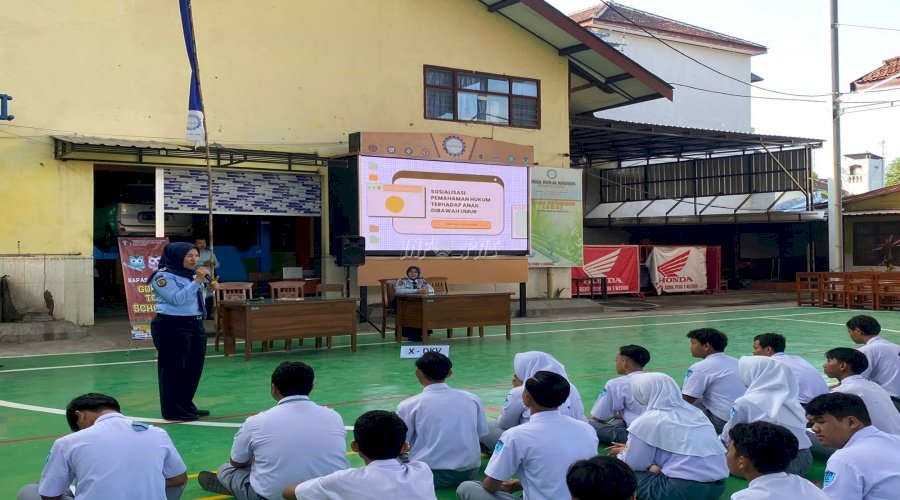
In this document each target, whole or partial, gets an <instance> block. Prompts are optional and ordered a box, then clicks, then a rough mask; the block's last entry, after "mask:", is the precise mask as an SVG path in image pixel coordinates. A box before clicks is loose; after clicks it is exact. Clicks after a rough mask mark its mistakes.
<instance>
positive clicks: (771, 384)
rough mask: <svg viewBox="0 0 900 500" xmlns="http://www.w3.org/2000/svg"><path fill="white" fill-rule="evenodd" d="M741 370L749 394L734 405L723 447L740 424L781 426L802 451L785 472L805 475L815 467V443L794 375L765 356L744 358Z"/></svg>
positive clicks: (722, 435) (738, 399)
mask: <svg viewBox="0 0 900 500" xmlns="http://www.w3.org/2000/svg"><path fill="white" fill-rule="evenodd" d="M738 369H739V371H740V372H741V380H743V382H744V385H746V386H747V392H745V393H744V395H743V396H741V397H739V398H737V400H736V401H735V402H734V407H732V409H731V418H730V419H729V420H728V422H727V423H726V424H725V428H724V429H722V434H721V436H720V439H721V440H722V443H724V444H727V443H728V441H729V439H730V438H729V437H728V432H729V431H730V430H731V429H732V428H733V427H734V426H735V425H737V424H741V423H751V422H760V421H761V422H769V423H772V424H778V425H781V426H783V427H786V428H787V429H788V430H789V431H791V433H792V434H793V435H794V436H795V437H796V438H797V443H798V449H799V451H798V452H797V456H796V457H795V458H794V459H793V460H791V463H790V464H788V466H787V468H786V469H785V472H787V473H788V474H796V475H798V476H803V475H805V474H806V473H807V472H809V467H810V465H812V453H811V452H810V450H809V448H810V446H812V443H811V442H810V440H809V436H808V435H807V433H806V412H805V411H804V410H803V407H802V406H800V400H799V394H800V388H799V385H798V384H797V379H796V378H794V374H793V373H791V370H790V368H788V367H787V366H786V365H784V364H783V363H779V362H778V361H777V360H774V359H772V358H769V357H764V356H742V357H741V359H739V360H738Z"/></svg>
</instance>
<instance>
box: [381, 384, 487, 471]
mask: <svg viewBox="0 0 900 500" xmlns="http://www.w3.org/2000/svg"><path fill="white" fill-rule="evenodd" d="M397 415H399V416H400V418H402V419H403V421H404V422H405V423H406V427H407V428H408V429H409V430H408V431H407V432H406V442H407V443H409V446H410V451H409V458H410V460H417V461H420V462H425V463H426V464H428V466H429V467H431V468H432V469H439V470H467V469H475V468H477V467H479V466H480V465H481V444H480V443H479V438H480V437H481V436H484V435H486V434H487V433H488V423H487V417H485V415H484V408H482V406H481V400H480V399H479V398H478V396H476V395H474V394H472V393H470V392H466V391H460V390H457V389H452V388H450V386H448V385H447V384H431V385H428V386H425V388H424V389H423V390H422V392H421V394H417V395H415V396H413V397H411V398H409V399H406V400H405V401H403V402H401V403H400V404H399V405H398V406H397Z"/></svg>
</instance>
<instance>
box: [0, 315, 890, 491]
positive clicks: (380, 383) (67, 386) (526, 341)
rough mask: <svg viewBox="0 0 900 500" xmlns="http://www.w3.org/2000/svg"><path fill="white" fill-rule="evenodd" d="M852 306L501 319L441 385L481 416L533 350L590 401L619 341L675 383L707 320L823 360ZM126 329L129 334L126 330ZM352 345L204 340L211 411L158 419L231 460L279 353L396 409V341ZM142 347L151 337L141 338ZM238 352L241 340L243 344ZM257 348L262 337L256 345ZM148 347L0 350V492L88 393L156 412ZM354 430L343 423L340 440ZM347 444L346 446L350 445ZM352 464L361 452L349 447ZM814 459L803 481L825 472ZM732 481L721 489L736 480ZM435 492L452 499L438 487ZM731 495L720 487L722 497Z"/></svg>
mask: <svg viewBox="0 0 900 500" xmlns="http://www.w3.org/2000/svg"><path fill="white" fill-rule="evenodd" d="M854 314H860V312H856V311H846V310H835V309H818V308H810V307H806V308H796V307H784V308H769V309H745V310H731V311H723V310H716V311H711V312H706V313H685V314H665V315H652V314H650V315H647V314H643V315H641V314H639V313H638V315H635V316H631V317H627V318H621V317H619V318H600V319H590V320H571V321H546V322H537V323H527V324H524V323H523V324H516V325H514V326H513V339H512V341H511V342H506V341H505V340H504V337H503V333H502V330H501V329H500V328H488V329H487V332H486V337H485V338H484V339H479V338H478V337H474V338H465V337H461V338H460V337H458V333H457V338H454V339H452V340H451V341H449V342H447V341H446V339H444V338H443V337H444V335H443V334H442V333H438V334H436V335H435V336H434V337H433V340H432V343H435V344H449V345H450V346H451V351H450V355H451V359H452V360H453V362H454V370H453V371H454V374H453V376H452V377H451V378H450V379H449V383H450V384H451V385H453V386H454V387H457V388H460V389H466V390H469V391H471V392H473V393H475V394H477V395H478V396H479V397H481V399H482V401H483V403H484V405H485V406H486V408H487V409H488V413H489V416H490V415H496V414H497V413H498V412H499V407H500V406H501V405H502V403H503V399H504V396H505V394H506V392H507V390H508V389H509V387H510V379H511V374H512V358H513V355H514V354H515V353H516V352H520V351H530V350H541V351H545V352H548V353H551V354H553V355H554V356H556V357H557V358H558V359H559V360H560V361H562V362H563V364H565V365H566V370H567V371H568V373H569V376H570V377H571V379H572V381H573V382H574V383H575V384H576V385H577V386H578V389H579V391H580V392H581V394H582V397H583V399H584V403H585V407H586V408H587V409H589V408H590V407H591V405H592V404H593V401H594V399H595V398H596V396H597V393H598V392H599V390H600V389H601V388H602V386H603V384H604V383H605V381H607V380H609V379H610V378H613V377H615V371H614V366H613V359H614V358H615V355H616V353H617V347H618V346H620V345H623V344H630V343H636V344H641V345H643V346H645V347H646V348H647V349H649V350H650V352H651V355H652V360H651V361H650V364H649V365H648V369H650V370H654V371H661V372H664V373H667V374H669V375H671V376H673V377H674V378H675V379H676V380H677V381H679V382H681V380H683V377H684V371H685V369H686V368H687V367H688V366H689V365H690V364H691V363H692V362H694V361H695V360H693V359H692V358H691V356H690V352H689V350H688V345H689V343H688V340H687V339H686V338H685V333H686V332H687V331H688V330H691V329H694V328H700V327H704V326H710V327H714V328H718V329H720V330H722V331H724V332H725V333H727V334H728V335H729V338H730V345H729V347H728V349H727V350H726V352H727V353H728V354H731V355H733V356H740V355H749V354H750V351H751V345H752V339H753V336H754V335H756V334H759V333H763V332H770V331H774V332H779V333H782V334H784V335H785V336H787V339H788V349H787V351H788V352H789V353H792V354H798V355H801V356H803V357H805V358H806V359H807V360H809V361H810V362H811V363H813V365H814V366H821V364H822V362H823V361H824V358H823V355H822V353H824V351H826V350H827V349H830V348H832V347H839V346H852V343H851V341H850V339H849V338H848V336H847V331H846V328H845V327H844V323H845V322H846V321H847V319H848V318H850V317H851V316H852V315H854ZM865 314H872V315H874V316H875V317H877V318H878V320H879V321H881V323H882V326H883V328H884V332H883V333H882V335H883V336H884V337H885V338H887V339H888V340H891V341H893V342H898V341H900V315H897V314H894V313H891V312H876V313H871V312H868V313H865ZM123 335H127V332H123ZM359 342H360V347H359V350H358V352H356V353H353V352H351V351H350V349H349V346H348V345H347V342H346V340H345V339H337V340H336V341H335V348H333V349H331V350H324V349H323V350H314V349H312V348H311V346H310V345H309V342H307V344H306V345H304V346H303V347H302V348H300V349H297V348H296V344H295V349H294V350H293V351H292V352H284V351H283V350H275V351H272V352H269V353H260V354H258V355H254V358H253V360H252V361H250V362H245V361H244V360H243V356H232V357H228V358H225V357H223V356H222V355H221V352H218V353H217V352H215V351H213V349H212V347H211V346H210V349H209V352H208V357H207V361H206V368H205V370H204V373H203V379H202V381H201V385H200V390H199V392H198V396H197V398H196V400H195V401H196V402H197V404H198V405H199V406H200V407H202V408H208V409H210V410H211V411H212V416H211V417H209V418H206V419H204V420H203V421H201V422H199V423H194V424H174V425H171V424H170V425H165V426H164V428H165V429H166V430H167V431H168V432H169V434H170V435H171V437H172V439H173V441H174V442H175V445H176V447H177V448H178V450H179V451H180V453H181V454H182V456H183V457H184V460H185V462H186V463H187V465H188V470H189V473H191V474H196V473H197V472H198V471H201V470H210V469H213V470H214V469H215V468H216V467H218V466H219V465H220V464H221V463H223V462H224V461H226V460H227V459H228V453H229V450H230V448H231V441H232V437H233V436H234V433H235V431H236V428H237V427H238V426H239V425H240V423H241V422H242V421H243V420H244V418H246V417H247V416H248V415H252V414H254V413H256V412H259V411H262V410H265V409H267V408H269V407H270V406H271V405H272V404H274V402H273V401H272V400H271V397H270V395H269V377H270V375H271V373H272V370H273V369H274V368H275V366H277V365H278V364H279V363H281V362H282V361H285V360H302V361H304V362H306V363H308V364H309V365H310V366H312V367H313V368H314V369H315V371H316V385H315V389H314V390H313V393H312V399H313V400H315V401H316V402H318V403H320V404H324V405H328V406H330V407H332V408H334V409H335V410H336V411H338V412H339V413H340V414H341V415H342V416H343V418H344V422H345V423H346V424H347V425H351V426H352V424H353V421H354V420H355V418H356V417H357V416H358V415H360V414H361V413H363V412H365V411H368V410H372V409H390V410H393V409H395V408H396V405H397V404H398V403H399V402H400V401H402V400H403V399H404V398H406V397H408V396H410V395H412V394H415V393H417V392H418V391H419V390H420V387H419V385H418V383H417V382H416V380H415V377H414V376H413V370H414V369H415V368H414V365H413V362H414V361H413V360H408V359H399V348H398V346H397V344H395V343H393V342H390V341H385V340H383V339H381V338H380V337H379V336H378V335H363V336H361V337H360V339H359ZM144 345H148V344H144ZM239 347H240V348H241V349H242V346H239ZM257 350H258V346H257ZM155 353H156V352H155V351H154V350H153V349H152V348H150V349H148V348H142V349H135V350H132V351H130V352H128V351H113V352H99V353H83V354H59V355H41V356H25V357H13V358H4V359H2V363H3V364H5V365H6V366H5V367H4V368H3V369H0V456H3V457H5V460H4V462H5V465H4V467H3V470H2V472H0V498H14V497H15V493H16V492H17V491H18V489H19V487H20V486H22V485H23V484H25V483H27V482H34V481H37V480H38V478H39V476H40V472H41V468H42V467H43V464H44V459H45V458H46V456H47V452H48V451H49V448H50V445H51V444H52V442H53V439H55V438H57V437H59V436H61V435H64V434H65V433H66V432H68V427H67V426H66V423H65V418H64V417H63V416H61V409H63V408H65V405H66V404H67V403H68V401H69V400H70V399H71V398H72V397H74V396H76V395H78V394H82V393H85V392H101V393H105V394H109V395H112V396H114V397H116V398H117V399H118V400H119V402H120V403H121V405H122V407H123V410H124V413H126V414H127V415H131V416H135V417H137V418H141V417H143V418H158V417H159V413H158V411H159V410H158V399H157V385H156V366H155ZM351 437H352V432H348V441H349V439H350V438H351ZM348 450H349V446H348ZM351 464H353V465H354V466H358V465H361V464H362V462H361V460H360V459H359V458H358V457H356V456H351ZM821 474H822V464H816V465H815V466H814V469H813V471H812V472H811V473H810V479H813V480H821ZM743 487H744V486H743V481H741V480H739V479H736V478H731V479H730V480H729V484H728V492H729V494H730V493H731V492H733V491H735V490H737V489H741V488H743ZM183 498H186V499H200V498H205V499H211V498H225V497H219V496H216V495H214V494H212V493H208V492H204V491H203V490H202V489H200V487H199V485H198V484H197V482H196V480H193V479H192V480H191V482H190V484H189V487H188V488H187V490H186V493H185V495H184V497H183ZM438 498H441V499H443V498H448V499H449V498H455V496H454V495H453V492H452V491H449V490H448V491H439V492H438ZM725 498H727V495H726V497H725Z"/></svg>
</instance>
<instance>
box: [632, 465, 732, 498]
mask: <svg viewBox="0 0 900 500" xmlns="http://www.w3.org/2000/svg"><path fill="white" fill-rule="evenodd" d="M634 474H635V475H636V476H637V497H638V498H640V499H641V500H719V497H721V496H722V494H723V493H725V481H726V480H727V479H728V478H727V477H726V478H722V479H720V480H718V481H714V482H710V483H701V482H698V481H688V480H687V479H675V478H672V477H669V476H666V475H665V474H662V473H654V472H650V471H645V470H642V471H634Z"/></svg>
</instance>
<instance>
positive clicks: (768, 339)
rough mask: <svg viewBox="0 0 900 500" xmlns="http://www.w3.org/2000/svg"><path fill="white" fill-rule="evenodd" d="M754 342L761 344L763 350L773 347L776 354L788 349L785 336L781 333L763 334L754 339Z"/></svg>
mask: <svg viewBox="0 0 900 500" xmlns="http://www.w3.org/2000/svg"><path fill="white" fill-rule="evenodd" d="M753 340H755V341H757V342H759V346H760V347H762V348H763V349H765V348H766V347H771V348H772V350H773V351H775V352H784V349H785V348H786V347H787V341H786V340H785V339H784V335H781V334H779V333H761V334H759V335H757V336H756V337H753Z"/></svg>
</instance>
